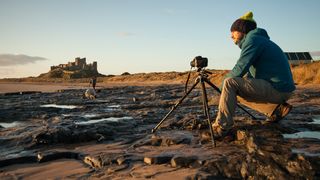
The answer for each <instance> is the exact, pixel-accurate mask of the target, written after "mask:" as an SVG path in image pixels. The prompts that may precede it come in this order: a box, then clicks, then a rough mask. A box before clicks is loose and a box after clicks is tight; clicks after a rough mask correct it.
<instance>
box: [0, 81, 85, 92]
mask: <svg viewBox="0 0 320 180" xmlns="http://www.w3.org/2000/svg"><path fill="white" fill-rule="evenodd" d="M88 87H89V86H88V84H81V83H78V84H62V83H59V84H55V83H15V82H12V83H8V82H6V83H2V82H0V93H9V92H22V91H41V92H56V91H58V90H61V89H86V88H88Z"/></svg>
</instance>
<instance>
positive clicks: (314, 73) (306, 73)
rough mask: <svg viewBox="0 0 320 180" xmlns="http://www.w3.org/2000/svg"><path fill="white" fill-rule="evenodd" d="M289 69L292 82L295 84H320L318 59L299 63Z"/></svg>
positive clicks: (319, 62) (319, 63)
mask: <svg viewBox="0 0 320 180" xmlns="http://www.w3.org/2000/svg"><path fill="white" fill-rule="evenodd" d="M291 70H292V75H293V79H294V82H295V83H297V84H320V61H316V62H313V63H310V64H300V65H298V66H294V67H292V68H291Z"/></svg>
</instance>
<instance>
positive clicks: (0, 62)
mask: <svg viewBox="0 0 320 180" xmlns="http://www.w3.org/2000/svg"><path fill="white" fill-rule="evenodd" d="M43 60H47V59H46V58H44V57H39V56H28V55H24V54H18V55H15V54H0V66H12V65H22V64H29V63H35V62H36V61H43Z"/></svg>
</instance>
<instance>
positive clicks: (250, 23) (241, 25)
mask: <svg viewBox="0 0 320 180" xmlns="http://www.w3.org/2000/svg"><path fill="white" fill-rule="evenodd" d="M256 28H257V23H256V21H255V20H254V19H253V13H252V12H251V11H249V12H247V13H246V14H244V15H243V16H241V17H240V18H239V19H237V20H236V21H235V22H234V23H233V24H232V25H231V28H230V31H231V32H232V31H239V32H243V33H245V34H248V32H249V31H251V30H253V29H256Z"/></svg>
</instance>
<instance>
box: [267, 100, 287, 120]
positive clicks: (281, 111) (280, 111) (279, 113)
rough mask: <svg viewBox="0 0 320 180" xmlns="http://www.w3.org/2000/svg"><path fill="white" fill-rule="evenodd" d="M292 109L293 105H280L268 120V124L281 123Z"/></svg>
mask: <svg viewBox="0 0 320 180" xmlns="http://www.w3.org/2000/svg"><path fill="white" fill-rule="evenodd" d="M291 109H292V105H290V104H288V103H283V104H279V105H278V106H277V107H276V109H275V110H274V111H273V113H272V115H271V116H270V117H268V118H267V120H266V122H269V123H271V122H279V121H280V120H281V119H283V118H284V117H285V116H286V115H288V114H289V112H290V111H291Z"/></svg>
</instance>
